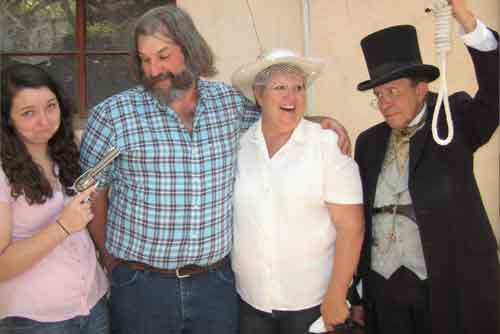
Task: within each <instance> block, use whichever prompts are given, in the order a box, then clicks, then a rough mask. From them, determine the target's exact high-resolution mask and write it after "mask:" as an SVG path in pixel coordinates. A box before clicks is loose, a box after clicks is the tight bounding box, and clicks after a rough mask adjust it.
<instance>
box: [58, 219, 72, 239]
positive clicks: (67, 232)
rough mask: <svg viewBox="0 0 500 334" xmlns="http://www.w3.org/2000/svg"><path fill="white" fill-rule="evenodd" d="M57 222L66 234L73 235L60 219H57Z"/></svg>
mask: <svg viewBox="0 0 500 334" xmlns="http://www.w3.org/2000/svg"><path fill="white" fill-rule="evenodd" d="M56 223H57V225H59V226H60V227H61V228H62V230H63V231H64V232H65V233H66V235H67V236H68V237H69V236H70V235H71V233H69V231H68V230H67V229H66V227H64V225H63V224H62V223H61V220H60V219H56Z"/></svg>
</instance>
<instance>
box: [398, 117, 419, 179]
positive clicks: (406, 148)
mask: <svg viewBox="0 0 500 334" xmlns="http://www.w3.org/2000/svg"><path fill="white" fill-rule="evenodd" d="M424 122H425V118H424V117H423V118H422V120H420V121H419V122H418V123H417V124H416V125H413V126H409V127H406V128H403V129H392V132H391V138H390V142H389V150H390V151H391V153H392V154H391V155H393V158H395V159H396V163H397V165H398V169H399V172H400V173H401V174H402V173H403V172H404V168H405V166H406V163H407V162H408V156H409V155H410V139H411V137H413V136H414V135H415V133H416V132H417V130H418V129H419V128H420V127H421V126H422V124H424Z"/></svg>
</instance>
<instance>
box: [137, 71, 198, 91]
mask: <svg viewBox="0 0 500 334" xmlns="http://www.w3.org/2000/svg"><path fill="white" fill-rule="evenodd" d="M163 80H170V83H171V85H172V86H171V88H172V89H175V90H186V89H188V88H189V87H191V86H192V84H193V82H194V80H195V78H194V75H193V73H192V72H191V71H187V70H186V71H182V72H181V73H179V74H173V73H172V72H170V71H167V72H163V73H160V74H158V75H156V76H154V77H151V78H146V79H145V80H144V86H146V88H148V89H152V88H154V86H155V85H156V84H157V83H158V82H160V81H163Z"/></svg>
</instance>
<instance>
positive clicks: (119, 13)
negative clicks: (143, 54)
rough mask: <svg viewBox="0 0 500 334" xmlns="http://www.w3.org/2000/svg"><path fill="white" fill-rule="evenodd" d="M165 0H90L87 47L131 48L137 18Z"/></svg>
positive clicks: (88, 4)
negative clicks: (130, 43) (130, 41)
mask: <svg viewBox="0 0 500 334" xmlns="http://www.w3.org/2000/svg"><path fill="white" fill-rule="evenodd" d="M166 3H167V1H165V0H143V1H123V0H120V1H116V0H115V1H113V0H87V49H90V50H92V49H93V50H102V49H107V50H113V49H127V48H128V43H129V38H130V37H129V36H130V34H131V31H132V29H133V24H134V22H135V20H136V19H137V18H138V17H140V16H141V15H142V14H144V13H145V12H146V11H147V10H148V9H150V8H153V7H157V6H162V5H165V4H166Z"/></svg>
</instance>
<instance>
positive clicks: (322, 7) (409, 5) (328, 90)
mask: <svg viewBox="0 0 500 334" xmlns="http://www.w3.org/2000/svg"><path fill="white" fill-rule="evenodd" d="M248 3H249V4H250V6H251V8H252V10H253V13H254V17H255V23H256V27H257V31H258V33H259V36H260V39H261V41H262V44H263V47H264V49H269V48H273V47H287V48H291V49H295V50H296V51H299V52H302V50H303V45H304V38H303V14H302V5H303V1H302V0H248ZM177 4H178V5H179V6H180V7H182V8H184V9H186V10H187V11H188V12H189V13H190V14H191V15H192V16H193V19H194V21H195V23H196V25H197V26H198V28H199V29H200V30H201V31H202V33H203V35H204V36H205V38H206V39H207V40H208V42H209V43H210V45H211V46H212V47H213V49H214V51H215V53H216V55H217V57H218V58H217V60H218V68H219V70H220V74H219V76H218V79H220V80H223V81H226V82H228V81H229V78H230V75H231V73H232V71H233V70H234V69H236V68H237V67H238V66H239V65H241V64H243V63H246V62H249V61H252V60H253V59H255V57H256V56H257V54H258V53H259V44H258V42H257V38H256V36H255V33H254V31H253V26H252V21H251V16H250V13H249V11H248V8H247V0H210V1H202V0H177ZM310 4H311V55H312V56H316V57H321V58H323V59H325V61H326V68H325V71H324V73H323V75H322V77H321V78H319V79H318V81H317V82H316V84H315V86H314V88H313V94H312V96H313V108H312V111H310V114H318V115H329V116H333V117H335V118H337V119H339V120H340V121H341V122H342V123H343V124H344V125H345V126H346V127H347V128H348V130H349V132H350V134H351V139H352V141H353V143H354V141H355V139H356V137H357V136H358V134H359V133H360V132H361V131H362V130H363V129H365V128H367V127H369V126H370V125H373V124H375V123H376V122H379V121H380V120H381V119H382V118H381V116H380V115H379V114H378V112H377V111H375V110H373V109H371V108H370V106H369V100H370V98H371V97H372V95H371V93H369V92H365V93H360V92H358V91H356V85H357V84H358V83H359V82H361V81H363V80H366V79H368V73H367V70H366V66H365V64H364V61H363V56H362V52H361V49H360V47H359V41H360V40H361V38H362V37H364V36H365V35H367V34H368V33H371V32H373V31H375V30H378V29H381V28H384V27H386V26H389V25H396V24H413V25H415V26H416V27H417V31H418V33H419V42H420V49H421V52H422V57H423V59H424V62H425V63H430V64H435V55H434V46H433V34H434V20H433V17H432V16H431V15H430V14H426V13H425V12H424V9H425V8H426V7H430V6H432V0H426V1H420V0H419V1H417V0H414V1H401V0H310ZM468 4H469V6H470V8H471V9H472V10H473V12H474V13H475V14H476V15H477V16H478V17H479V18H480V19H481V20H482V21H483V22H485V23H487V24H488V25H489V26H491V27H493V28H495V29H496V30H498V28H499V23H500V22H499V21H500V14H499V13H500V1H498V0H476V1H468ZM453 28H454V36H455V38H454V42H453V50H452V53H451V54H450V56H449V70H448V77H449V85H448V87H449V90H450V91H451V92H453V91H455V90H459V89H462V90H466V91H468V92H469V93H471V94H473V93H474V91H475V89H476V87H477V86H476V82H475V80H474V79H473V68H472V66H471V61H470V59H469V58H468V56H467V54H466V50H465V47H464V46H463V44H462V43H461V41H460V40H459V39H458V38H457V35H458V26H457V25H456V23H455V24H454V27H453ZM433 86H434V87H435V86H436V84H434V85H433ZM431 88H432V87H431ZM498 137H499V135H498V130H497V133H496V134H495V136H494V137H493V138H492V140H491V141H490V142H489V143H488V144H487V145H485V146H484V147H482V148H481V149H480V150H479V152H478V153H477V154H476V157H475V172H476V175H477V180H478V183H479V187H480V189H481V193H482V196H483V201H484V203H485V205H486V208H487V211H488V215H489V217H490V219H491V222H492V224H493V227H494V229H495V232H496V234H497V237H500V221H499V149H498V147H499V145H498V144H499V138H498Z"/></svg>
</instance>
